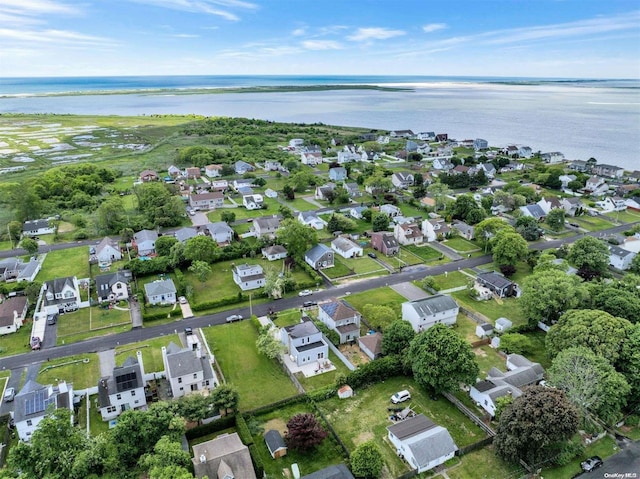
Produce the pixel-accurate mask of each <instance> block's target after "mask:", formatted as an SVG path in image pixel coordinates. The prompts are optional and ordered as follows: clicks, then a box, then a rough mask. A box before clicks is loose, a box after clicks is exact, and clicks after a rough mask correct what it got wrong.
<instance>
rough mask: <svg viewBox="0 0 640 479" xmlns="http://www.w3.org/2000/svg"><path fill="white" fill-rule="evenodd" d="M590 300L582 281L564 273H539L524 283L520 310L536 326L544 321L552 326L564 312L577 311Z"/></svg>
mask: <svg viewBox="0 0 640 479" xmlns="http://www.w3.org/2000/svg"><path fill="white" fill-rule="evenodd" d="M588 298H589V293H588V291H587V288H586V287H585V286H584V284H583V283H582V281H581V279H580V278H579V277H577V276H574V275H569V274H567V273H565V272H564V271H560V270H556V269H551V270H543V271H536V272H534V273H533V274H532V275H530V276H529V277H527V278H526V279H525V280H524V281H523V282H522V296H521V297H520V308H521V309H522V311H523V312H524V314H525V316H526V317H527V319H528V320H529V325H531V326H534V327H535V326H536V325H537V324H538V322H540V321H542V322H544V323H546V324H552V323H553V322H554V321H556V320H557V319H558V318H559V317H560V316H561V315H562V314H563V313H564V312H565V311H568V310H570V309H574V308H577V307H578V306H580V305H581V304H584V302H585V301H587V300H588Z"/></svg>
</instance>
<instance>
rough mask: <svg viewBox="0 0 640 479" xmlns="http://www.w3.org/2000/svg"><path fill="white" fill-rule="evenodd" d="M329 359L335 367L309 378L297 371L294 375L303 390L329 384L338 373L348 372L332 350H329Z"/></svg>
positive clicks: (333, 381)
mask: <svg viewBox="0 0 640 479" xmlns="http://www.w3.org/2000/svg"><path fill="white" fill-rule="evenodd" d="M329 360H330V361H331V362H332V363H333V364H334V365H335V367H336V369H335V370H333V371H330V372H328V373H323V374H318V375H317V376H312V377H310V378H305V377H304V374H302V373H297V374H296V377H297V378H298V381H300V384H302V387H303V388H304V389H305V391H313V390H314V389H319V388H323V387H325V386H329V385H332V384H335V382H336V376H337V375H338V374H344V375H346V374H349V369H348V368H347V367H346V366H345V365H344V363H343V362H342V361H340V359H339V358H338V357H337V356H336V355H335V354H333V352H331V351H329Z"/></svg>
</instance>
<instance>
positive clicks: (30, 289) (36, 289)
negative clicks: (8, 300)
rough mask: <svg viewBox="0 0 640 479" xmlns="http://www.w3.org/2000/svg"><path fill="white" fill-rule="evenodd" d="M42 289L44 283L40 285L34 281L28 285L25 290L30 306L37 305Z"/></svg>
mask: <svg viewBox="0 0 640 479" xmlns="http://www.w3.org/2000/svg"><path fill="white" fill-rule="evenodd" d="M41 289H42V283H40V282H39V281H34V282H32V283H28V284H27V286H26V287H25V288H24V294H25V295H26V296H27V299H28V300H29V304H36V301H37V300H38V296H40V290H41Z"/></svg>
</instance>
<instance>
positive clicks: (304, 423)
mask: <svg viewBox="0 0 640 479" xmlns="http://www.w3.org/2000/svg"><path fill="white" fill-rule="evenodd" d="M326 437H327V431H325V430H324V429H323V428H322V426H321V425H320V423H319V422H318V420H317V419H316V417H315V416H314V415H313V414H311V413H303V414H296V415H295V416H293V417H292V418H291V419H289V422H287V432H286V433H285V440H286V441H287V445H288V446H289V447H290V448H291V449H294V450H296V451H302V452H305V451H309V450H311V449H314V448H315V447H316V446H318V445H319V444H321V443H322V441H324V439H325V438H326Z"/></svg>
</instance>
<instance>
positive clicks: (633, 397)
mask: <svg viewBox="0 0 640 479" xmlns="http://www.w3.org/2000/svg"><path fill="white" fill-rule="evenodd" d="M616 369H618V371H620V372H621V373H622V374H624V376H625V378H626V379H627V382H628V383H629V386H631V394H629V399H630V401H631V402H632V403H633V405H634V406H637V405H640V322H637V323H636V324H634V325H633V326H632V327H631V329H630V331H629V334H628V336H627V340H626V341H625V342H624V344H623V345H622V350H621V351H620V359H619V360H618V364H617V366H616Z"/></svg>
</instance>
